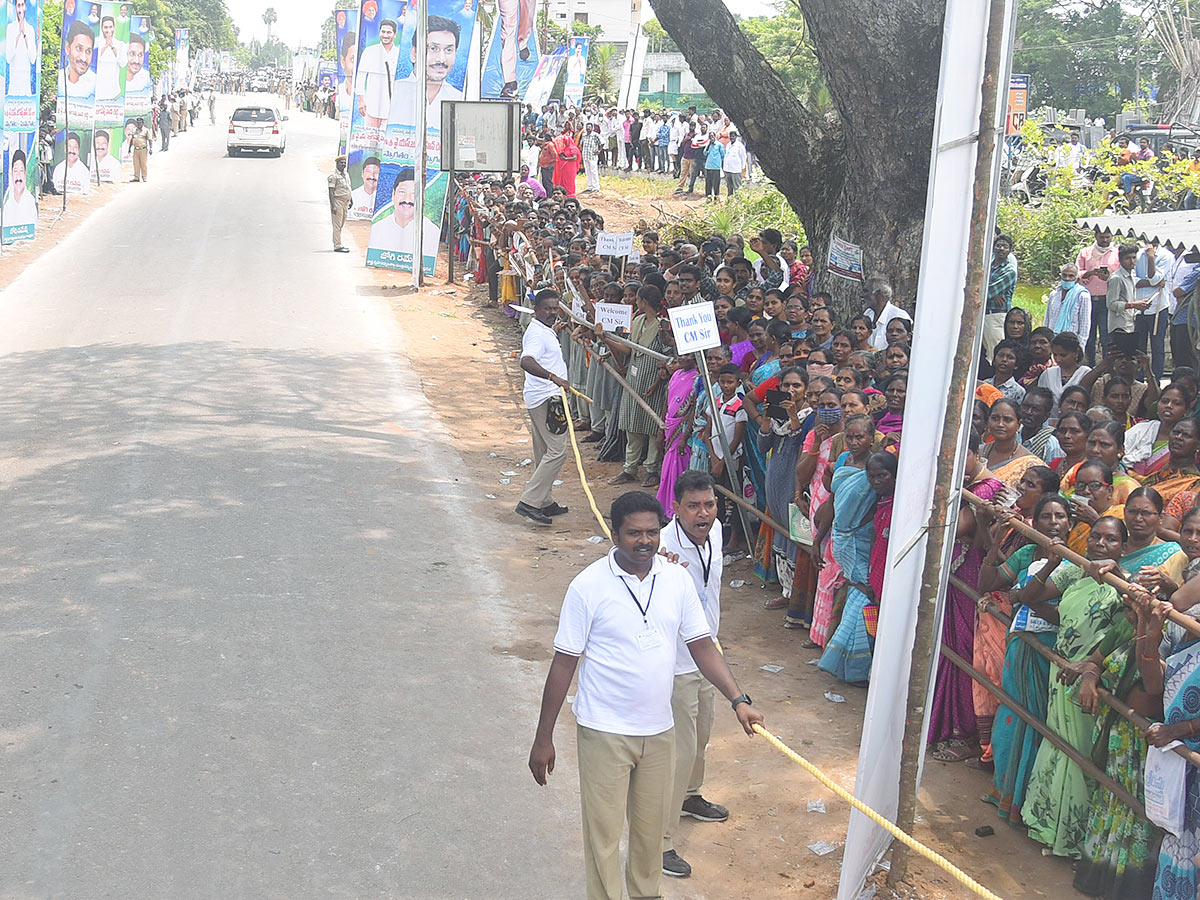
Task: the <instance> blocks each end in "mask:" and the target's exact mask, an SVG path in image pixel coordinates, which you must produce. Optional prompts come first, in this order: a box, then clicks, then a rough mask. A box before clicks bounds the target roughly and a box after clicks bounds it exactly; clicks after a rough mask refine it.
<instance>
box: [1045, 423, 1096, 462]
mask: <svg viewBox="0 0 1200 900" xmlns="http://www.w3.org/2000/svg"><path fill="white" fill-rule="evenodd" d="M1091 428H1092V420H1091V419H1089V418H1088V417H1087V416H1086V415H1085V414H1084V413H1081V412H1064V413H1062V414H1061V415H1059V417H1058V424H1057V425H1055V426H1054V437H1055V439H1056V440H1057V441H1058V446H1059V447H1060V448H1061V449H1062V452H1063V455H1062V456H1060V457H1059V458H1058V459H1056V460H1054V461H1053V462H1052V463H1050V468H1052V469H1053V470H1054V471H1055V472H1057V473H1058V474H1059V475H1063V474H1064V473H1066V472H1069V471H1070V470H1071V469H1073V468H1075V467H1076V466H1078V465H1079V464H1080V463H1082V462H1083V461H1084V460H1085V459H1087V458H1088V457H1087V437H1088V432H1089V431H1090V430H1091Z"/></svg>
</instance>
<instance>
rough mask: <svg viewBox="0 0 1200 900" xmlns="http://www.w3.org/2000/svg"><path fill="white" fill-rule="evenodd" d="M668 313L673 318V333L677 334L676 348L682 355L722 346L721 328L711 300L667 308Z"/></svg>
mask: <svg viewBox="0 0 1200 900" xmlns="http://www.w3.org/2000/svg"><path fill="white" fill-rule="evenodd" d="M667 315H668V316H669V317H670V319H671V333H672V334H673V335H675V349H676V350H677V351H678V352H679V353H680V355H682V354H684V353H695V352H697V351H698V350H708V349H710V348H712V347H720V346H721V329H720V328H719V327H718V325H717V311H716V309H715V308H714V306H713V303H712V301H711V300H705V301H704V302H703V303H688V304H686V305H684V306H676V307H675V308H674V309H669V310H667Z"/></svg>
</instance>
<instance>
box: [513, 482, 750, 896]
mask: <svg viewBox="0 0 1200 900" xmlns="http://www.w3.org/2000/svg"><path fill="white" fill-rule="evenodd" d="M610 519H611V521H612V534H613V549H612V550H611V551H609V554H608V555H607V556H605V557H604V558H603V559H599V560H597V561H596V562H594V563H592V564H591V565H590V566H588V567H587V568H586V569H584V570H583V571H582V572H581V573H580V574H579V575H577V576H576V577H575V579H574V580H573V581H572V582H571V585H570V587H568V588H567V596H566V599H565V600H564V601H563V608H562V615H561V616H560V618H559V623H558V633H557V634H556V635H555V637H554V661H553V662H552V663H551V664H550V672H549V674H548V675H547V676H546V688H545V690H544V692H543V694H542V709H541V716H540V717H539V718H538V727H537V735H536V737H535V738H534V741H533V749H532V750H530V751H529V769H530V771H531V772H533V777H534V779H535V780H536V781H537V783H538V784H541V785H544V784H545V783H546V779H547V776H548V775H549V774H550V773H551V772H553V771H554V723H555V720H556V719H557V718H558V713H559V710H560V709H561V708H562V704H563V700H564V699H566V696H567V690H568V688H569V687H570V685H571V678H572V677H573V676H574V674H575V668H576V666H577V665H578V664H579V660H580V657H583V665H582V666H581V667H580V671H579V686H578V688H577V690H576V693H575V703H574V712H575V719H576V721H577V722H578V732H577V744H578V757H579V793H580V804H581V806H582V812H583V851H584V866H585V869H586V873H587V897H588V900H621V897H622V879H621V864H620V843H621V832H622V830H623V829H624V824H625V822H626V820H628V822H629V859H628V862H627V864H626V867H625V879H624V887H626V888H628V890H629V897H630V900H651V898H659V897H661V894H660V893H659V882H660V880H661V877H662V866H661V862H662V855H661V850H662V839H663V834H664V833H665V829H666V825H667V817H668V813H669V808H670V805H671V802H672V799H673V793H674V791H673V787H674V774H675V773H674V769H675V739H674V729H673V725H674V716H673V714H672V711H671V694H672V689H673V687H674V681H675V663H676V650H677V646H678V643H679V642H680V641H682V642H683V643H684V644H685V645H686V646H687V649H688V652H689V653H690V654H691V656H692V658H693V659H694V660H695V662H696V665H698V666H699V668H700V672H701V673H702V674H703V675H704V677H706V678H707V679H708V680H709V681H710V682H712V683H713V684H714V685H716V687H717V690H719V691H720V692H721V693H722V694H724V695H725V697H726V698H727V699H728V700H729V701H730V703H731V704H732V706H733V711H734V713H735V715H736V716H737V718H738V722H739V723H740V724H741V726H742V728H744V729H745V731H746V733H747V734H753V729H754V726H755V725H756V724H761V723H762V721H763V717H762V715H761V714H760V713H759V712H758V711H757V710H755V709H753V708H752V707H751V705H750V698H749V697H748V696H746V695H745V694H743V693H742V690H741V688H739V687H738V684H737V681H736V680H735V679H734V677H733V673H732V672H730V671H729V666H728V665H727V664H726V662H725V658H724V657H723V656H722V655H721V653H720V651H718V650H717V647H716V644H714V643H713V640H712V636H711V632H710V629H709V625H708V621H707V619H706V618H705V616H704V610H703V609H702V607H701V605H700V598H699V596H698V595H697V594H696V586H695V584H694V583H693V582H692V578H691V576H690V575H689V574H688V572H687V570H686V569H684V568H683V567H682V566H677V565H674V564H673V563H669V562H667V561H666V560H664V559H663V558H661V557H660V556H659V555H658V547H659V532H660V529H661V524H662V519H663V515H662V507H661V506H660V505H659V503H658V500H656V499H655V498H654V497H653V496H652V495H650V494H646V493H642V492H640V491H630V492H628V493H626V494H622V495H621V496H620V497H618V498H617V499H616V500H615V501H614V502H613V505H612V510H611V514H610Z"/></svg>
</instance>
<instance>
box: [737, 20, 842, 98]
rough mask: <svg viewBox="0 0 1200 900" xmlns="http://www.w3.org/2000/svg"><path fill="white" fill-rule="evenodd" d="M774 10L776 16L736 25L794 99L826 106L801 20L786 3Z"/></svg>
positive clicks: (815, 64)
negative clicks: (790, 90) (797, 98)
mask: <svg viewBox="0 0 1200 900" xmlns="http://www.w3.org/2000/svg"><path fill="white" fill-rule="evenodd" d="M775 8H776V9H777V10H778V12H777V14H776V15H773V16H754V17H752V18H749V19H741V20H740V21H739V23H738V24H739V26H740V27H741V29H742V31H743V32H744V33H745V35H746V37H748V38H750V42H751V43H752V44H754V47H755V49H756V50H758V52H759V53H761V54H762V55H763V57H764V58H765V59H766V60H767V62H769V63H770V64H771V68H772V69H774V70H775V71H776V73H777V74H778V75H779V77H780V78H782V79H783V83H784V84H786V85H787V86H788V87H789V88H791V89H792V91H793V93H795V94H796V96H798V97H800V98H802V99H805V100H807V101H808V102H809V103H811V104H813V105H815V106H817V107H824V106H826V105H828V103H829V93H828V91H827V90H826V88H825V82H824V80H823V79H822V78H821V68H820V66H819V64H818V63H817V55H816V53H815V52H814V50H813V45H812V40H811V38H810V36H809V33H808V26H807V25H806V24H805V22H804V17H803V16H801V15H800V10H799V8H798V7H797V6H796V5H795V4H794V3H791V2H787V0H781V2H778V3H777V4H776V7H775Z"/></svg>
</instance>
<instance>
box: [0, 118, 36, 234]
mask: <svg viewBox="0 0 1200 900" xmlns="http://www.w3.org/2000/svg"><path fill="white" fill-rule="evenodd" d="M37 177H38V158H37V132H36V131H8V132H5V133H4V191H3V195H4V200H3V204H0V234H2V239H3V242H4V243H6V244H12V243H15V242H16V241H31V240H33V239H34V237H36V232H37V220H38V218H37V217H38V208H37V197H36V190H35V186H36V185H37Z"/></svg>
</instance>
